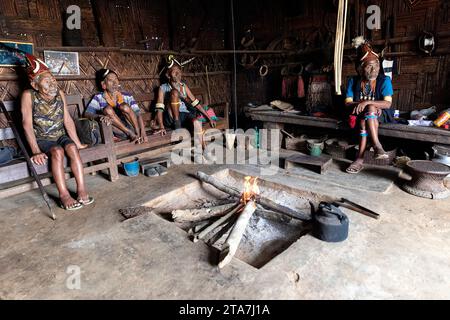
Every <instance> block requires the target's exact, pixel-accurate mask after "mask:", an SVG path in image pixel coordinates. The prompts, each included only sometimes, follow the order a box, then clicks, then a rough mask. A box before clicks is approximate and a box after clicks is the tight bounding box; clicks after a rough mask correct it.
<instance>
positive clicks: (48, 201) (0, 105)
mask: <svg viewBox="0 0 450 320" xmlns="http://www.w3.org/2000/svg"><path fill="white" fill-rule="evenodd" d="M0 108H1V111H2V112H3V113H4V114H5V117H6V120H7V121H8V124H9V125H10V127H11V130H12V131H13V133H14V136H15V137H16V140H17V144H18V145H19V147H20V149H21V150H22V153H23V155H24V156H25V159H26V160H27V164H28V167H29V168H30V171H31V174H32V176H33V178H34V180H36V183H37V185H38V187H39V190H40V191H41V194H42V197H43V198H44V200H45V203H46V204H47V206H48V209H49V210H50V215H51V218H52V219H53V220H56V215H55V213H54V212H53V209H52V207H51V205H50V198H49V197H48V194H47V192H46V191H45V190H44V186H43V185H42V183H41V180H40V179H39V176H38V174H37V172H36V169H34V166H33V163H32V162H31V159H30V156H29V155H28V152H27V149H26V148H25V146H24V144H23V142H22V139H21V138H20V135H19V132H18V131H17V128H16V126H15V124H14V122H13V120H12V119H11V116H10V115H9V113H8V110H6V107H5V105H4V103H3V101H0Z"/></svg>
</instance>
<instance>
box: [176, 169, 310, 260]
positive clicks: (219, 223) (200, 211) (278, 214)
mask: <svg viewBox="0 0 450 320" xmlns="http://www.w3.org/2000/svg"><path fill="white" fill-rule="evenodd" d="M197 178H198V179H199V180H200V181H202V182H203V183H208V184H210V185H212V186H214V187H215V188H217V189H218V190H220V191H222V192H225V193H227V194H228V195H229V199H230V202H229V203H225V204H220V205H217V206H213V207H206V208H205V207H202V208H197V209H185V210H174V211H172V218H173V220H174V221H175V222H178V223H181V224H183V223H192V224H194V227H193V228H192V229H191V233H192V234H193V239H194V242H197V241H199V240H203V241H206V239H209V240H208V241H206V242H208V243H210V244H211V243H213V242H214V241H217V240H218V239H219V238H220V237H221V236H223V235H224V234H226V232H228V231H229V230H230V229H231V231H230V232H229V235H228V237H227V239H226V241H225V243H224V244H223V246H222V252H221V257H220V262H219V268H223V267H224V266H225V265H227V264H228V263H229V262H230V261H231V259H232V258H233V256H234V255H235V253H236V251H237V249H238V247H239V243H240V242H241V239H242V236H243V235H244V232H245V229H246V227H247V224H248V222H249V221H250V218H251V217H252V215H253V213H254V212H255V211H256V212H259V213H260V214H262V215H270V216H271V217H275V218H277V219H279V220H283V219H299V220H305V221H307V220H310V215H309V214H305V213H301V212H298V211H297V210H295V209H292V208H289V207H286V206H283V205H280V204H278V203H276V202H274V201H272V200H270V199H268V198H264V197H261V196H260V195H259V189H258V187H257V183H256V180H257V178H251V177H246V181H245V187H244V190H243V191H239V190H237V189H235V188H233V187H231V186H227V185H225V184H224V183H222V182H221V181H219V180H218V179H216V178H214V177H213V176H210V175H207V174H205V173H203V172H201V171H198V172H197ZM212 219H216V220H215V221H212ZM211 235H212V236H211Z"/></svg>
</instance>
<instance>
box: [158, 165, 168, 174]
mask: <svg viewBox="0 0 450 320" xmlns="http://www.w3.org/2000/svg"><path fill="white" fill-rule="evenodd" d="M155 170H156V171H157V172H158V174H159V175H160V176H164V175H166V174H167V168H166V167H164V166H162V165H160V164H159V165H157V166H156V167H155Z"/></svg>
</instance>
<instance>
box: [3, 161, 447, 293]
mask: <svg viewBox="0 0 450 320" xmlns="http://www.w3.org/2000/svg"><path fill="white" fill-rule="evenodd" d="M198 169H201V170H202V171H205V172H207V173H214V172H217V171H218V170H220V169H223V167H219V166H201V167H199V166H194V165H186V166H178V167H172V168H170V170H169V173H168V175H166V176H163V177H156V178H155V177H154V178H148V177H145V176H143V175H140V176H138V177H135V178H131V177H125V176H121V177H120V179H119V181H118V182H115V183H111V182H109V181H108V180H106V179H105V178H104V177H102V176H101V175H97V176H88V177H87V184H88V186H89V189H90V192H91V194H92V195H93V196H94V197H95V200H96V201H95V203H94V204H93V205H91V206H89V207H86V208H84V209H82V210H79V211H74V212H69V211H64V210H62V209H56V214H57V220H56V222H53V221H52V220H51V219H49V218H48V217H47V216H46V215H47V208H46V207H45V205H44V203H43V201H42V199H41V197H40V194H39V192H37V191H32V192H27V193H24V194H21V195H18V196H14V197H10V198H7V199H4V200H1V209H0V242H1V251H0V270H1V273H0V299H450V263H449V262H450V199H446V200H427V199H422V198H418V197H415V196H412V195H409V194H407V193H405V192H404V191H402V190H401V189H400V188H399V187H397V186H396V185H393V186H392V187H391V188H389V190H388V191H387V192H384V193H380V192H373V191H367V190H364V189H362V188H358V187H355V186H352V183H351V179H350V180H349V179H347V180H348V186H345V187H339V186H338V185H337V184H336V181H333V183H331V184H330V185H329V186H328V185H326V184H325V183H317V182H316V181H314V178H313V177H311V176H309V177H302V176H301V175H298V176H295V177H290V176H288V175H287V174H286V173H285V172H283V171H281V172H280V173H279V174H277V175H275V176H273V177H271V178H270V179H271V180H273V181H278V182H283V183H285V184H286V185H289V186H291V187H293V188H298V189H303V190H307V191H314V192H318V193H323V194H327V195H336V196H345V197H348V198H351V199H355V200H358V201H359V202H360V203H362V204H364V205H366V206H370V207H371V208H373V209H374V210H375V211H378V212H379V213H380V214H381V218H380V219H379V220H375V219H371V218H369V217H366V216H363V215H361V214H358V213H355V212H352V211H349V210H346V209H343V211H345V212H346V213H347V215H348V217H349V219H350V231H349V237H348V239H347V240H346V241H344V242H341V243H326V242H322V241H320V240H318V239H315V238H314V237H312V236H311V235H305V236H303V237H301V238H300V239H299V240H297V241H296V242H294V243H293V244H292V245H290V246H289V247H288V248H287V249H286V250H285V251H283V252H282V253H281V254H279V255H278V256H276V257H275V258H274V259H272V260H271V261H269V262H268V263H267V264H265V265H264V266H263V267H261V268H260V269H257V268H255V267H253V266H251V265H249V264H247V263H245V262H243V261H241V260H239V259H237V258H234V259H233V260H232V262H231V263H230V265H228V266H226V267H225V268H223V269H219V268H218V267H217V266H216V264H217V252H216V251H215V250H212V249H211V248H210V247H208V246H207V245H206V244H204V243H203V242H198V243H193V242H192V241H191V240H190V239H189V238H188V235H187V233H186V232H185V231H183V230H182V229H180V228H178V227H177V226H176V225H175V224H174V223H171V222H169V221H167V220H164V219H163V218H161V217H160V216H158V215H156V214H152V213H150V214H145V215H142V216H139V217H136V218H132V219H129V220H125V221H124V218H123V217H122V216H121V215H120V214H119V209H120V208H124V207H128V206H134V205H140V204H145V203H148V202H149V201H151V200H152V199H154V198H156V197H159V196H161V195H163V194H165V193H167V192H168V191H170V190H172V189H173V188H178V187H183V186H185V185H187V184H190V183H192V182H193V181H195V179H194V178H193V177H192V176H190V175H191V174H193V173H195V172H196V171H197V170H198ZM237 169H238V170H242V171H248V172H249V173H250V174H251V173H252V170H251V169H249V168H245V167H238V168H237ZM343 175H345V173H343ZM70 183H71V186H72V189H73V181H72V180H71V181H70ZM47 189H48V190H49V191H50V192H52V193H53V194H55V188H54V186H49V187H47ZM78 270H79V271H80V272H81V273H80V276H79V277H78V278H76V277H74V276H76V272H77V271H78ZM78 279H79V282H78ZM78 285H79V286H78Z"/></svg>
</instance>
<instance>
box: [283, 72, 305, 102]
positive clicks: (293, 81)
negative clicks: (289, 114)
mask: <svg viewBox="0 0 450 320" xmlns="http://www.w3.org/2000/svg"><path fill="white" fill-rule="evenodd" d="M281 97H282V98H283V99H290V98H303V97H305V84H304V82H303V78H302V77H301V76H284V77H283V80H282V82H281Z"/></svg>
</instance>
